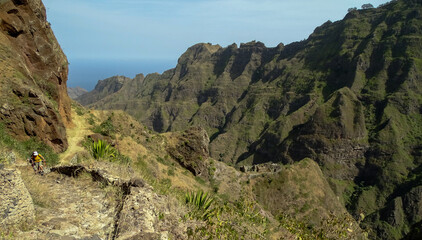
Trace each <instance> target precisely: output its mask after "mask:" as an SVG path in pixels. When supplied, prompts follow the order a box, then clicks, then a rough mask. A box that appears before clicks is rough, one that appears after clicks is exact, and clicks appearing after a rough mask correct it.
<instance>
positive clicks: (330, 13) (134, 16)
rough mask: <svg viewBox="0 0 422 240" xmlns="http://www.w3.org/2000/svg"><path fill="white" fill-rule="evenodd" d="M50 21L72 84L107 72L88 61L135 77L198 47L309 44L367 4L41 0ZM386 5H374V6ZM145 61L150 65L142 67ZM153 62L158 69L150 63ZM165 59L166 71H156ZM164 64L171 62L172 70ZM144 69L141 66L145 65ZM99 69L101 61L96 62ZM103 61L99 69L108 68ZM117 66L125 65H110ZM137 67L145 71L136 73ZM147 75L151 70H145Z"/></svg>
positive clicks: (331, 0)
mask: <svg viewBox="0 0 422 240" xmlns="http://www.w3.org/2000/svg"><path fill="white" fill-rule="evenodd" d="M43 2H44V4H45V6H46V9H47V20H48V21H49V22H50V23H51V27H52V29H53V30H54V33H55V35H56V37H57V40H58V42H59V44H60V45H61V47H62V49H63V51H64V52H65V54H66V55H67V57H68V60H69V62H70V74H69V79H70V80H69V82H68V85H69V86H76V85H77V82H83V81H89V83H86V84H85V85H87V86H92V85H95V84H96V82H97V81H98V80H101V79H104V78H106V77H111V76H108V75H107V76H106V77H103V76H104V73H98V74H94V73H95V71H94V70H92V69H91V70H90V69H88V72H83V71H87V68H85V67H83V66H81V65H80V63H79V62H81V60H83V61H91V60H92V61H98V64H97V65H101V63H100V61H102V60H103V61H108V62H113V61H114V62H121V61H126V62H132V63H130V64H128V65H130V66H133V69H129V68H127V67H122V69H117V70H115V71H107V72H110V73H114V72H115V73H116V74H120V75H125V76H129V77H131V75H133V72H137V73H144V74H147V73H150V72H162V71H164V70H166V69H169V68H173V67H175V66H176V63H177V59H178V58H179V57H180V55H181V54H183V53H184V52H185V51H186V50H187V49H188V48H189V47H190V46H192V45H194V44H196V43H201V42H205V43H212V44H219V45H220V46H222V47H226V46H228V45H230V44H232V43H236V44H240V43H246V42H250V41H253V40H256V41H260V42H263V43H264V44H265V45H266V46H267V47H275V46H277V45H278V44H279V43H284V44H286V45H287V44H289V43H292V42H296V41H301V40H304V39H307V38H308V36H309V35H310V34H311V33H312V32H313V30H314V29H315V28H316V27H318V26H320V25H322V24H323V23H325V22H326V21H328V20H330V21H337V20H340V19H342V18H343V17H344V16H345V15H346V14H347V9H348V8H352V7H357V8H360V7H361V6H362V5H363V4H366V3H368V1H367V0H345V1H337V0H326V1H311V0H296V1H285V0H284V1H283V0H262V1H253V0H196V1H193V0H180V1H170V0H119V1H118V0H102V1H98V0H95V1H86V0H43ZM386 2H388V1H386V0H374V1H370V3H371V4H373V5H374V6H375V7H377V6H378V5H380V4H382V3H386ZM140 62H144V63H143V64H140ZM148 62H151V63H154V64H149V66H146V65H148V64H147V63H148ZM159 62H162V65H161V66H158V65H157V64H159ZM165 62H173V63H174V64H173V65H172V66H169V65H168V64H167V65H166V63H165ZM142 65H143V67H142ZM92 66H94V67H95V64H92ZM107 66H109V67H110V65H107V64H105V65H104V66H103V67H99V68H98V70H100V71H103V70H109V69H108V67H107ZM111 66H112V68H115V67H118V66H119V64H114V65H111ZM138 66H140V67H139V69H138ZM144 71H146V72H144Z"/></svg>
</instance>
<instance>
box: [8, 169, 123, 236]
mask: <svg viewBox="0 0 422 240" xmlns="http://www.w3.org/2000/svg"><path fill="white" fill-rule="evenodd" d="M20 170H21V172H22V176H23V179H24V182H25V185H26V186H27V188H28V190H29V192H30V193H31V195H32V198H33V201H34V205H35V211H36V216H37V217H36V223H35V224H34V226H36V227H35V228H34V229H32V230H30V231H27V232H22V233H20V234H19V235H18V236H16V237H17V238H18V239H77V238H86V239H109V238H110V235H111V233H112V231H113V229H114V228H113V227H114V217H115V207H116V201H115V196H114V195H115V194H116V191H115V190H114V189H111V188H100V187H99V185H98V184H99V183H97V182H93V181H92V179H91V177H90V176H82V177H79V178H78V179H75V178H69V177H67V176H64V175H60V174H57V173H50V174H48V175H46V176H44V177H42V176H40V175H35V174H34V173H33V172H32V170H31V169H30V168H29V167H22V168H20Z"/></svg>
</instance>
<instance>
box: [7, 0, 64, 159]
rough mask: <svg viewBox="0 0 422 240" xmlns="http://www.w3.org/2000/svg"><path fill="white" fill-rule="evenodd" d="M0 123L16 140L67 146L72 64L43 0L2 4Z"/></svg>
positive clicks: (54, 146)
mask: <svg viewBox="0 0 422 240" xmlns="http://www.w3.org/2000/svg"><path fill="white" fill-rule="evenodd" d="M0 72H1V74H0V96H1V98H0V119H1V120H2V122H3V123H4V125H5V126H6V127H7V128H8V129H9V132H10V133H12V134H13V135H14V136H15V137H17V138H18V139H22V140H24V139H28V138H29V137H32V136H33V137H37V138H38V139H40V140H42V141H44V142H45V143H47V144H48V145H50V146H51V147H53V148H54V149H55V150H56V151H64V150H65V149H66V148H67V145H68V144H67V139H66V129H65V126H66V125H69V124H71V115H70V99H69V97H68V95H67V87H66V81H67V74H68V62H67V59H66V56H65V55H64V53H63V51H62V49H61V48H60V45H59V44H58V42H57V40H56V38H55V36H54V34H53V31H52V30H51V28H50V24H49V23H48V22H47V19H46V11H45V7H44V5H43V4H42V2H41V0H31V1H28V0H3V1H0Z"/></svg>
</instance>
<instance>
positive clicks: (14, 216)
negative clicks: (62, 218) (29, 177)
mask: <svg viewBox="0 0 422 240" xmlns="http://www.w3.org/2000/svg"><path fill="white" fill-rule="evenodd" d="M0 215H1V218H0V219H1V220H0V228H1V229H7V228H15V227H22V226H23V227H25V226H30V225H31V224H32V223H33V221H34V219H35V208H34V205H33V203H32V198H31V196H30V195H29V192H28V189H27V188H26V187H25V184H24V183H23V181H22V179H21V176H20V172H19V171H18V170H12V169H0Z"/></svg>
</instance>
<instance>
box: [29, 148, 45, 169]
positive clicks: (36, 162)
mask: <svg viewBox="0 0 422 240" xmlns="http://www.w3.org/2000/svg"><path fill="white" fill-rule="evenodd" d="M29 162H30V163H31V165H32V168H33V169H34V171H35V172H38V173H39V174H41V175H43V173H44V169H43V163H44V165H45V158H44V157H43V156H42V155H41V154H39V153H38V152H37V151H35V152H33V153H32V155H31V158H30V159H29Z"/></svg>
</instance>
